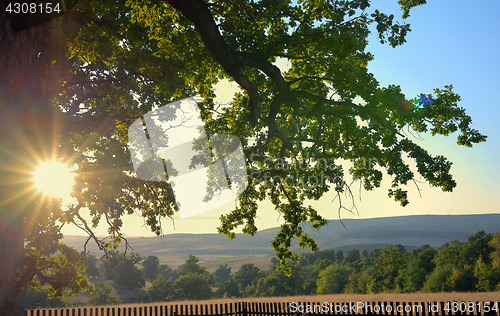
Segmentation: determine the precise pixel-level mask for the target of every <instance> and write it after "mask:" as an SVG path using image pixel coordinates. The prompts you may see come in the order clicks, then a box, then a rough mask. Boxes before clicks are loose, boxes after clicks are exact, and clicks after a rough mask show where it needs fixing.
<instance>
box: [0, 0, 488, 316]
mask: <svg viewBox="0 0 500 316" xmlns="http://www.w3.org/2000/svg"><path fill="white" fill-rule="evenodd" d="M0 2H1V3H3V1H0ZM72 3H73V2H72ZM398 3H399V4H400V6H401V9H402V11H403V19H406V18H408V17H409V12H410V9H411V8H413V7H415V6H417V5H421V4H424V3H425V1H424V0H408V1H402V0H401V1H399V2H398ZM374 4H375V3H374ZM371 5H372V3H371V2H370V1H369V0H356V1H345V0H337V1H309V0H304V1H298V2H292V1H289V0H282V1H264V0H263V1H217V0H215V1H210V2H205V1H203V0H184V1H179V0H163V1H161V0H146V1H144V0H141V1H136V0H115V1H101V0H81V1H79V2H78V4H77V5H76V6H75V8H74V9H73V10H72V11H71V12H68V13H67V14H64V15H63V16H62V17H61V19H56V20H54V21H52V22H51V24H47V25H49V26H47V25H44V26H40V27H37V28H33V29H30V30H28V31H26V32H24V33H22V32H19V33H16V34H12V29H11V28H9V21H8V19H7V18H6V16H5V15H0V45H1V48H2V51H3V52H4V51H5V52H6V53H5V54H2V56H1V57H0V68H1V69H2V73H4V77H2V78H0V80H1V81H0V101H1V102H0V104H1V105H2V106H3V108H2V110H3V112H2V114H3V115H2V127H1V129H0V132H1V133H2V134H1V136H2V137H1V139H2V143H1V145H2V146H1V148H2V153H1V154H2V156H1V158H2V163H3V166H4V168H3V169H2V170H1V171H0V172H1V174H0V176H1V177H0V178H1V179H2V182H1V183H0V184H1V185H2V191H1V193H2V200H3V201H6V202H5V203H6V204H5V205H2V209H1V213H0V225H1V226H0V227H1V228H2V229H0V255H1V257H2V259H1V260H3V261H2V266H3V267H5V269H4V270H3V271H0V272H2V279H4V280H5V282H4V284H2V285H0V293H1V294H2V297H4V298H5V299H4V300H1V301H0V306H1V307H2V309H3V310H7V309H8V311H6V313H7V314H8V315H19V314H22V311H21V310H20V309H19V308H18V307H19V304H18V299H17V298H16V295H17V293H19V292H20V289H22V288H23V287H26V286H31V287H40V286H42V285H45V284H49V285H50V286H49V289H50V291H51V295H52V296H60V295H62V294H63V293H64V292H65V291H66V292H67V293H68V294H73V293H77V292H79V291H80V290H82V289H85V288H86V287H87V286H88V284H87V282H86V280H85V279H84V278H83V276H82V267H83V265H84V261H83V256H81V255H79V254H78V253H77V252H76V251H75V250H74V249H69V248H68V247H65V246H64V245H63V244H61V243H60V239H61V237H62V235H61V233H60V232H61V227H62V226H63V225H65V224H67V223H73V224H75V225H77V226H78V227H80V228H81V229H82V230H84V231H85V232H86V233H88V234H89V239H94V240H95V241H96V242H97V243H98V244H99V246H100V247H101V248H102V249H108V248H111V247H112V245H108V244H107V243H104V242H103V241H102V240H101V239H99V238H97V237H96V236H95V235H94V233H93V232H92V229H93V228H94V227H95V226H96V225H97V224H98V222H99V221H103V222H105V223H106V224H107V225H108V226H109V233H110V235H112V237H113V241H114V242H118V241H120V240H121V239H122V237H123V236H122V232H121V231H120V229H121V226H122V219H121V218H122V216H124V215H126V214H132V213H134V212H140V214H141V215H142V216H143V217H145V220H146V223H147V225H149V227H150V228H151V230H152V231H153V232H155V233H157V234H160V233H161V219H162V218H164V217H168V216H171V215H173V214H174V212H175V211H177V210H178V206H177V204H176V203H175V200H174V195H173V190H172V187H171V183H170V182H146V181H142V180H140V179H138V178H137V176H136V175H135V173H134V172H133V168H132V164H131V158H130V152H129V149H128V147H127V130H128V127H129V126H130V124H131V123H132V122H133V121H135V120H136V119H138V118H140V117H141V116H143V115H144V114H146V113H148V112H149V111H151V109H153V108H155V107H157V106H161V105H165V104H167V103H169V102H172V101H175V100H178V99H181V98H184V97H187V96H200V97H202V98H203V99H204V101H202V102H200V103H199V106H200V110H201V113H202V116H203V120H204V123H205V129H206V131H207V133H220V134H223V133H226V134H232V135H235V136H237V137H239V138H240V139H241V141H242V145H243V149H244V154H245V157H246V165H247V171H248V174H250V175H251V176H250V178H249V181H250V185H249V187H248V189H247V190H246V191H245V192H244V193H243V194H241V195H240V196H239V197H238V199H239V206H238V207H237V208H235V209H234V211H232V212H231V213H230V214H227V215H222V216H221V226H220V227H219V232H221V233H224V234H226V235H227V236H228V237H230V238H233V237H234V230H235V228H236V227H238V226H240V225H243V226H244V227H243V231H244V232H245V233H247V234H250V235H253V234H255V233H256V231H257V229H258V228H257V227H256V226H255V216H256V210H257V205H258V202H259V201H263V200H269V201H271V202H272V203H273V205H274V208H275V209H276V210H277V211H278V212H279V213H280V214H281V216H282V218H283V219H284V221H285V223H284V224H283V225H282V226H281V227H280V230H279V232H278V233H277V235H276V237H275V239H274V241H273V243H272V247H273V248H274V250H275V252H276V255H277V257H278V258H279V262H280V266H282V267H283V266H284V265H286V264H290V265H289V266H288V267H289V268H290V267H291V262H293V261H294V260H296V259H298V258H299V257H298V256H297V255H296V254H294V253H293V252H292V251H291V250H290V245H291V241H292V239H294V238H297V239H298V241H299V245H300V246H302V247H308V248H310V249H312V250H313V251H315V250H317V249H318V247H317V245H316V243H315V241H314V240H313V239H312V238H310V237H309V235H308V234H307V231H306V230H304V229H303V226H302V225H301V224H303V223H306V222H309V223H311V225H312V228H313V229H320V228H321V227H322V226H324V225H325V224H326V223H327V220H326V219H324V218H323V217H321V216H320V215H319V214H318V212H317V210H315V209H314V208H313V207H311V206H310V205H308V200H317V199H319V198H320V197H321V196H323V195H324V194H326V193H327V192H334V194H336V195H337V197H338V202H339V212H340V210H341V209H342V208H343V207H344V206H343V204H342V200H341V198H342V197H343V196H344V194H349V193H350V192H351V184H352V182H351V181H352V180H354V181H357V182H359V184H360V186H362V187H363V188H364V189H366V190H372V189H375V188H377V187H379V186H380V183H381V181H382V177H383V174H384V173H383V172H386V173H387V174H388V175H389V176H391V177H392V188H391V189H390V190H389V197H392V198H393V199H394V200H395V201H397V202H398V203H400V204H401V205H403V206H404V205H407V204H408V203H409V201H408V198H407V192H406V189H405V185H406V184H408V183H411V182H412V181H414V179H416V178H419V177H422V179H425V180H426V181H427V182H428V183H429V184H431V185H432V186H436V187H440V188H442V189H443V190H444V191H451V190H453V188H454V187H455V186H456V183H455V181H454V180H453V178H452V175H451V174H450V167H451V162H450V161H448V160H447V159H446V158H445V157H443V156H441V155H436V156H433V155H431V154H429V153H428V152H427V151H426V150H425V149H424V148H422V147H421V146H419V145H418V144H417V143H416V142H414V141H413V140H412V137H411V135H410V136H409V135H407V134H405V132H404V129H407V130H408V129H412V130H413V131H416V132H429V133H431V134H432V135H436V134H439V135H445V136H449V135H451V134H453V133H455V132H458V135H456V136H457V143H458V144H459V145H463V146H468V147H471V146H472V145H473V144H475V143H479V142H483V141H485V140H486V136H484V135H482V134H481V133H479V131H477V130H476V129H473V128H472V127H471V124H472V119H471V118H470V117H469V116H468V115H467V114H466V113H465V110H464V109H463V108H461V107H460V106H459V105H458V102H459V100H460V97H459V96H458V95H457V94H456V93H455V92H453V89H452V86H451V85H450V86H445V87H444V88H438V89H435V90H434V92H433V93H432V92H430V91H428V92H424V93H423V94H421V95H420V96H405V95H404V94H403V93H402V92H401V89H400V87H399V86H396V85H391V86H388V87H381V86H380V85H379V83H378V82H377V80H376V79H375V78H374V76H373V74H371V73H369V72H368V70H367V64H368V63H369V62H370V61H371V60H372V59H373V56H372V54H370V52H368V51H367V44H368V41H367V38H368V35H369V33H370V32H374V33H376V34H377V35H378V38H379V40H380V41H381V42H383V43H388V44H389V45H391V46H393V47H395V46H398V45H401V44H403V43H404V42H405V41H406V35H407V33H408V32H409V31H410V27H409V25H408V24H405V23H403V22H401V21H397V19H395V16H394V15H393V14H390V13H383V12H380V11H379V10H377V9H376V8H372V6H371ZM6 56H8V58H7V57H6ZM277 58H285V59H287V60H288V61H289V63H290V69H288V70H287V71H281V70H280V69H279V68H278V67H276V66H275V65H274V62H275V61H276V60H277ZM222 78H228V79H231V80H234V81H236V82H237V83H238V85H239V86H240V87H241V88H242V92H241V93H237V94H236V95H235V96H234V98H233V100H232V102H231V104H230V105H228V106H224V107H221V106H218V105H217V104H216V103H215V102H214V101H213V98H214V90H213V85H214V84H215V83H217V82H218V81H219V80H220V79H222ZM21 96H22V97H21ZM410 134H411V133H410ZM47 135H52V136H53V137H47ZM34 152H36V153H37V154H38V152H40V154H39V156H40V157H43V158H46V157H49V158H50V157H51V156H55V157H56V158H57V159H59V160H63V161H65V162H68V163H69V164H74V165H75V168H76V173H77V183H76V186H75V188H74V192H73V195H74V197H75V199H76V200H77V201H76V202H75V203H74V204H73V205H72V206H70V207H69V208H63V207H61V205H60V201H58V200H57V199H56V200H50V201H47V200H41V199H39V197H38V196H34V193H33V192H32V190H30V189H27V188H26V181H25V180H26V179H25V178H26V174H27V171H26V170H25V164H26V163H27V164H28V165H34V160H36V159H39V158H35V157H33V153H34ZM405 155H407V156H408V157H409V158H410V159H412V160H413V161H414V162H415V163H416V170H411V168H410V167H409V165H408V163H407V162H406V161H405V160H404V159H403V157H405ZM346 160H347V161H350V162H352V163H353V166H354V167H353V168H351V169H349V170H344V169H343V168H342V166H341V162H342V161H346ZM367 161H368V162H370V163H368V164H367V163H366V162H367ZM366 166H368V167H366ZM23 168H24V169H23ZM319 179H321V181H319ZM312 180H315V181H312ZM28 182H29V181H28ZM20 183H21V184H20ZM26 192H28V193H26ZM26 195H30V196H29V197H26ZM83 212H86V213H89V214H90V217H91V218H92V220H91V221H86V220H85V219H84V217H83V216H82V213H83ZM390 255H391V256H392V255H393V254H392V253H391V254H390ZM394 255H395V256H396V257H397V256H399V254H394ZM483 260H486V259H483ZM130 267H131V266H130V265H129V266H126V265H122V266H121V267H120V266H117V267H116V269H117V271H119V270H126V269H128V268H130ZM443 269H444V270H443V271H448V270H449V269H448V268H446V269H448V270H446V269H445V268H443ZM292 270H293V269H292ZM286 271H287V272H290V271H291V270H286ZM339 271H340V270H339ZM451 271H453V273H454V275H456V278H458V279H460V278H461V276H462V274H460V273H461V272H460V271H458V270H453V269H452V270H451ZM455 271H458V272H455ZM478 271H482V270H481V268H478ZM112 273H115V272H114V271H110V272H109V274H110V275H111V274H112ZM193 273H194V275H203V274H199V273H196V272H193ZM394 273H395V272H394V271H389V270H388V271H384V275H383V276H384V277H385V276H388V277H393V276H394ZM443 273H444V272H443ZM464 273H465V272H464ZM478 273H479V272H478ZM463 275H466V274H463ZM183 277H184V278H185V282H186V284H187V283H189V282H191V281H192V282H195V280H194V279H193V278H194V276H193V275H190V274H189V273H187V274H185V275H184V276H183ZM273 277H275V278H276V280H277V281H279V282H281V278H282V276H281V274H276V275H274V276H273ZM380 277H382V276H380ZM464 278H465V277H464ZM188 279H189V280H188ZM458 279H457V280H458ZM286 280H288V281H286V282H290V281H289V279H286ZM460 280H461V279H460ZM129 281H130V280H126V281H124V282H129ZM188 281H189V282H188ZM198 281H199V282H202V281H201V280H196V282H198ZM205 281H207V282H208V281H209V280H208V279H206V280H205ZM179 282H180V281H179ZM279 282H278V283H279ZM283 282H284V283H283V284H287V283H286V282H285V281H283ZM193 284H194V283H193ZM279 284H281V283H279ZM457 284H458V283H457ZM136 285H137V286H139V285H140V283H136ZM264 285H265V282H264V283H262V284H261V286H264ZM289 285H290V284H288V285H287V286H289ZM256 286H257V287H258V284H257V285H256ZM283 286H285V285H283ZM367 286H368V285H367ZM377 286H379V285H377ZM380 286H382V288H384V287H390V286H391V285H390V284H382V285H380ZM247 288H248V286H247ZM245 291H246V289H245ZM273 291H275V292H276V293H278V292H280V291H281V290H280V287H279V286H278V285H276V286H275V288H274V290H273Z"/></svg>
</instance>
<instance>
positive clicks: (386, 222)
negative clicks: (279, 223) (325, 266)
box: [63, 214, 500, 271]
mask: <svg viewBox="0 0 500 316" xmlns="http://www.w3.org/2000/svg"><path fill="white" fill-rule="evenodd" d="M343 223H344V225H345V227H346V228H347V229H346V228H344V227H343V226H342V223H340V221H339V220H330V223H329V224H328V225H327V226H325V227H323V228H322V229H321V230H320V231H314V230H313V229H312V228H311V227H310V226H309V225H305V227H304V228H305V229H306V230H307V231H308V233H309V235H310V236H311V237H313V238H314V239H315V240H316V242H317V243H318V245H319V246H320V249H321V250H326V249H335V250H343V251H346V250H349V249H352V248H358V249H360V250H361V249H367V250H369V251H370V250H371V249H374V248H383V247H385V246H388V245H390V244H402V245H404V246H406V249H407V250H413V249H415V248H418V247H420V246H421V245H424V244H429V245H431V246H433V247H439V246H441V245H443V244H444V243H446V242H448V241H450V240H454V239H457V240H459V241H462V242H463V241H466V240H467V238H468V237H469V236H471V235H473V234H475V233H476V232H477V231H479V230H484V231H485V232H486V233H497V232H499V231H500V214H480V215H413V216H399V217H383V218H371V219H344V220H343ZM308 226H309V227H308ZM277 231H278V228H271V229H266V230H262V231H259V232H258V233H257V234H256V236H254V237H249V236H245V235H243V234H237V236H236V238H235V239H234V240H229V239H228V238H227V237H226V236H224V235H219V234H169V235H164V236H160V237H131V238H128V241H129V243H130V244H131V246H132V247H133V248H134V251H135V252H139V253H141V254H143V255H146V256H147V255H155V256H158V257H159V258H160V262H161V263H166V264H168V265H169V266H171V267H172V268H175V267H177V266H178V265H180V264H182V263H183V262H184V261H185V259H186V258H187V256H188V255H189V254H192V255H195V256H197V257H199V258H200V261H201V262H200V263H201V264H202V265H203V266H205V267H207V268H208V269H209V270H212V271H213V270H215V269H216V268H217V267H218V266H219V264H224V263H228V264H229V266H231V267H232V268H233V271H236V270H237V269H238V268H239V266H241V265H242V264H243V263H246V262H254V263H255V264H256V265H257V266H259V267H260V268H266V269H267V268H268V267H269V259H270V258H271V257H272V256H273V255H274V253H273V251H272V249H271V245H270V242H271V240H272V239H273V238H274V236H275V235H276V233H277ZM84 240H85V237H83V236H64V239H63V241H64V242H65V243H66V244H67V245H69V246H73V247H75V248H76V249H79V250H83V244H84ZM89 244H91V243H89ZM89 249H90V252H91V253H93V254H95V255H97V256H101V255H102V253H101V252H100V251H99V250H98V249H97V247H95V246H94V245H91V246H90V248H89ZM294 250H295V251H298V252H300V253H301V252H306V251H309V250H303V249H301V248H299V247H298V246H297V245H296V244H295V246H294Z"/></svg>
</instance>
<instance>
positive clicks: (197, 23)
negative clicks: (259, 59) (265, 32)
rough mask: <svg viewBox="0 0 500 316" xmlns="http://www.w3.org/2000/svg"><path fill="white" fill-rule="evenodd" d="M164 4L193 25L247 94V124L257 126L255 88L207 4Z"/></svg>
mask: <svg viewBox="0 0 500 316" xmlns="http://www.w3.org/2000/svg"><path fill="white" fill-rule="evenodd" d="M164 2H165V3H167V4H169V5H171V6H172V7H174V8H175V9H176V10H177V11H179V12H180V13H182V15H184V17H186V18H187V19H188V20H189V21H190V22H191V23H193V25H194V27H195V29H196V31H197V32H198V34H200V37H201V40H202V41H203V43H204V44H205V47H206V48H207V49H208V51H210V53H212V55H213V57H214V58H215V60H216V61H217V62H218V63H219V64H220V65H221V66H222V68H224V70H225V71H226V73H227V74H228V75H230V76H231V77H232V78H233V79H234V81H236V82H237V83H238V84H239V85H240V86H241V87H242V88H243V89H244V90H245V91H246V92H247V93H248V97H249V98H250V102H249V106H250V117H249V122H250V124H252V125H254V126H255V125H257V121H258V119H259V117H260V98H259V93H258V91H257V88H256V87H255V86H254V85H253V83H252V82H251V81H250V80H249V79H248V77H247V76H246V75H245V73H244V68H243V62H242V61H241V60H240V59H239V58H238V55H237V54H236V52H235V51H234V50H232V49H231V48H230V47H229V45H228V44H227V43H226V42H225V41H224V39H223V38H222V35H221V34H220V32H219V29H218V28H217V25H216V24H215V21H214V18H213V16H212V13H211V12H210V10H209V8H208V5H207V3H205V2H204V1H203V0H164Z"/></svg>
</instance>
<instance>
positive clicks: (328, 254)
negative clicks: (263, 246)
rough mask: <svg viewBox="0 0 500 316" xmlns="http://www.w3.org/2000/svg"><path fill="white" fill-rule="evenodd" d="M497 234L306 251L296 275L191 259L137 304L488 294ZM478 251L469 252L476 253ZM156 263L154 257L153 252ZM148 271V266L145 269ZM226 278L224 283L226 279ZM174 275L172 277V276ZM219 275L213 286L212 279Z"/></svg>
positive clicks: (496, 287) (494, 274) (497, 272)
mask: <svg viewBox="0 0 500 316" xmlns="http://www.w3.org/2000/svg"><path fill="white" fill-rule="evenodd" d="M499 235H500V234H496V235H492V234H486V233H484V232H483V231H479V232H477V233H476V234H475V235H473V236H470V237H469V238H468V240H467V241H466V242H463V243H462V242H459V241H457V240H452V241H450V242H448V243H446V244H444V245H442V246H441V247H439V248H438V249H437V250H436V249H434V248H432V247H430V246H429V245H423V246H421V247H419V248H417V249H415V250H413V251H411V252H408V251H406V249H405V247H404V246H402V245H391V246H388V247H386V248H383V249H373V250H371V251H367V250H366V249H364V250H362V251H359V250H358V249H356V248H354V249H350V250H348V251H347V252H346V254H345V255H344V254H343V251H342V250H338V251H335V250H325V251H317V252H315V253H308V254H302V255H301V260H300V262H299V263H295V264H293V265H291V267H290V268H291V272H292V273H291V275H290V276H287V275H286V274H285V273H284V272H283V271H282V270H279V269H276V267H277V264H278V261H277V259H276V258H273V259H272V260H271V266H270V269H268V270H261V269H259V268H258V267H256V266H255V265H254V264H250V263H246V264H243V265H242V266H241V267H240V268H239V269H238V270H237V271H236V272H234V273H229V274H228V272H230V270H231V269H230V268H229V267H228V266H227V265H220V266H219V268H217V270H215V271H214V272H213V273H212V274H210V275H209V274H208V272H207V271H206V269H205V268H203V267H202V266H200V265H199V264H198V262H199V259H198V258H196V257H195V256H189V258H188V259H187V260H186V262H185V263H184V264H183V265H181V266H180V267H179V268H178V269H177V270H174V271H173V273H174V278H173V279H171V278H170V277H172V275H170V274H169V275H164V274H162V273H158V275H157V276H156V278H155V279H154V280H153V282H152V286H151V287H150V288H149V289H148V291H147V293H146V294H145V295H143V296H140V297H138V301H139V302H162V301H174V300H185V299H207V298H223V297H227V298H230V297H236V298H239V297H274V296H287V295H316V294H340V293H349V294H375V293H415V292H489V291H500V266H499V265H498V264H496V263H495V258H496V252H497V251H498V249H500V245H499V244H497V243H496V239H497V237H498V236H499ZM472 253H473V254H474V255H471V254H472ZM150 258H152V259H150V261H151V262H157V264H156V265H155V267H153V268H154V269H156V270H158V267H159V266H160V263H159V260H158V261H157V259H158V258H157V257H154V256H150ZM144 272H146V273H147V271H144ZM221 275H224V280H225V281H224V282H221V281H222V280H221V277H220V276H221ZM169 278H170V279H169ZM214 279H215V280H219V281H218V283H217V284H216V283H214V282H213V280H214Z"/></svg>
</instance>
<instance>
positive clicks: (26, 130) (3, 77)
mask: <svg viewBox="0 0 500 316" xmlns="http://www.w3.org/2000/svg"><path fill="white" fill-rule="evenodd" d="M3 5H4V1H3V0H0V8H2V10H0V111H1V112H0V311H1V314H2V315H4V316H24V315H25V310H24V308H23V306H22V305H21V302H20V297H19V296H20V288H19V284H16V283H17V282H18V280H19V278H20V272H21V269H22V267H23V264H22V259H23V253H24V239H25V237H26V233H27V230H28V229H27V227H26V224H25V223H26V218H27V216H36V214H35V213H36V212H35V210H36V203H35V202H34V200H33V193H31V196H30V193H29V192H24V193H23V190H26V189H27V188H28V187H29V177H28V176H29V175H28V173H29V171H30V168H33V166H30V165H29V164H30V162H31V161H33V159H30V156H31V157H33V150H37V149H36V147H37V146H36V144H38V143H40V142H39V140H40V139H42V138H43V137H40V136H44V137H51V134H48V135H47V134H45V135H43V134H42V135H39V134H40V133H41V132H42V131H43V130H45V131H48V129H47V126H49V127H51V123H49V122H48V121H47V120H46V119H45V118H49V117H51V115H52V111H51V107H50V105H49V104H48V103H47V102H45V101H46V100H47V98H46V96H47V91H48V89H47V84H46V83H47V82H46V80H45V79H46V75H45V74H46V71H45V68H44V66H43V64H44V63H42V62H41V60H42V57H44V56H43V53H41V52H42V50H41V48H42V47H41V46H42V43H43V41H44V37H43V36H42V35H44V31H43V30H46V29H47V28H46V27H44V26H40V27H35V28H31V29H27V30H25V31H21V32H17V33H13V32H12V29H11V26H10V23H9V20H8V17H7V15H6V12H5V11H4V10H3ZM45 35H46V34H45ZM46 38H47V37H45V39H46ZM47 123H49V124H47ZM49 130H50V129H49ZM37 134H38V135H37ZM42 143H44V142H43V141H42ZM33 144H34V145H33ZM39 148H40V147H39Z"/></svg>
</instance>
